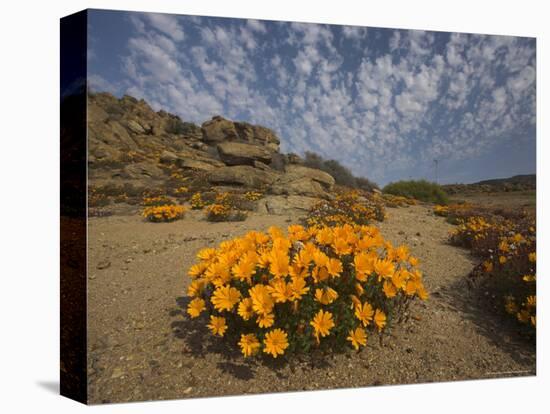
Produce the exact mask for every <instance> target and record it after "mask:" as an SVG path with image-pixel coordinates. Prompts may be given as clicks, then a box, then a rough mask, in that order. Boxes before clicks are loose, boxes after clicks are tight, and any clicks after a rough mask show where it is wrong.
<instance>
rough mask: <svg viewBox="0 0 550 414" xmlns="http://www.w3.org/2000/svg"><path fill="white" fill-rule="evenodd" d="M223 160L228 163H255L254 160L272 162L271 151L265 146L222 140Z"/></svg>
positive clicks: (219, 149) (221, 153)
mask: <svg viewBox="0 0 550 414" xmlns="http://www.w3.org/2000/svg"><path fill="white" fill-rule="evenodd" d="M218 153H219V154H220V158H221V160H222V161H223V162H224V163H225V164H227V165H254V161H260V162H263V163H265V164H269V163H270V162H271V151H269V150H268V149H267V148H265V147H261V146H259V145H254V144H244V143H241V142H222V143H221V144H218Z"/></svg>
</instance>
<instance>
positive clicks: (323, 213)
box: [305, 190, 385, 226]
mask: <svg viewBox="0 0 550 414" xmlns="http://www.w3.org/2000/svg"><path fill="white" fill-rule="evenodd" d="M384 215H385V213H384V205H383V203H382V202H381V200H379V199H378V198H377V197H375V196H373V195H372V194H370V193H363V194H360V193H359V191H357V190H353V191H343V192H341V193H340V194H338V195H337V196H336V197H335V198H334V199H332V200H321V201H319V202H318V203H316V204H315V205H313V207H312V208H311V209H310V211H309V213H308V215H307V217H306V219H305V223H306V224H307V225H308V226H341V225H344V224H352V225H356V224H358V225H365V224H369V223H371V222H372V221H374V220H377V221H382V220H384Z"/></svg>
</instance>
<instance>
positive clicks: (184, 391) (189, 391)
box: [183, 387, 193, 394]
mask: <svg viewBox="0 0 550 414" xmlns="http://www.w3.org/2000/svg"><path fill="white" fill-rule="evenodd" d="M191 391H193V387H187V388H186V389H184V390H183V393H184V394H189V393H191Z"/></svg>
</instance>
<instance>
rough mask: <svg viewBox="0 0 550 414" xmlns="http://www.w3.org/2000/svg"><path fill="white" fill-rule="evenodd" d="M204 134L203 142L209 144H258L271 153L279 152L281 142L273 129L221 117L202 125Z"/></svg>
mask: <svg viewBox="0 0 550 414" xmlns="http://www.w3.org/2000/svg"><path fill="white" fill-rule="evenodd" d="M202 134H203V141H204V142H206V143H208V144H217V143H221V142H227V141H240V142H244V143H249V144H256V145H258V146H261V147H264V148H266V149H268V150H270V151H271V152H278V151H279V144H280V140H279V138H278V137H277V135H275V133H274V132H273V131H272V130H271V129H269V128H266V127H263V126H260V125H252V124H249V123H247V122H233V121H230V120H228V119H225V118H223V117H221V116H219V115H218V116H215V117H213V118H212V119H211V120H210V121H206V122H205V123H203V124H202Z"/></svg>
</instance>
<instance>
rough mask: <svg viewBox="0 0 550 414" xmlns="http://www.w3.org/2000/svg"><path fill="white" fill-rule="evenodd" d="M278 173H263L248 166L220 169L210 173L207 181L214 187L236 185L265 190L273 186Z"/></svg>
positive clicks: (263, 171)
mask: <svg viewBox="0 0 550 414" xmlns="http://www.w3.org/2000/svg"><path fill="white" fill-rule="evenodd" d="M277 176H278V173H276V172H275V171H273V172H270V171H265V170H260V169H258V168H254V167H251V166H249V165H236V166H232V167H221V168H217V169H215V170H214V171H212V172H211V173H210V174H209V176H208V181H209V182H210V183H211V184H215V185H236V186H243V187H247V188H265V187H267V186H270V185H271V184H273V182H274V181H275V180H276V179H277Z"/></svg>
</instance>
